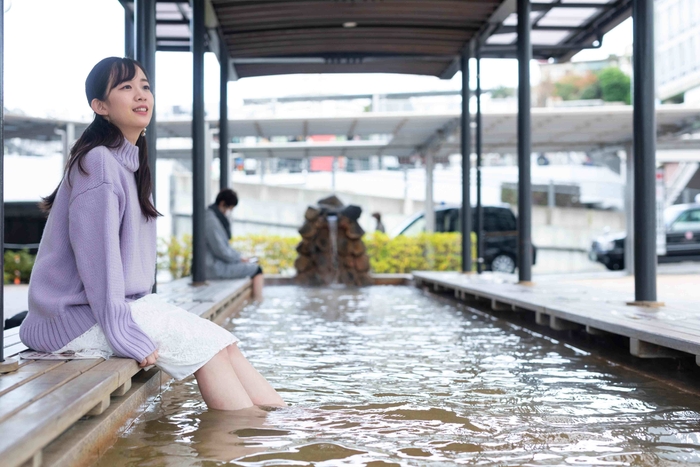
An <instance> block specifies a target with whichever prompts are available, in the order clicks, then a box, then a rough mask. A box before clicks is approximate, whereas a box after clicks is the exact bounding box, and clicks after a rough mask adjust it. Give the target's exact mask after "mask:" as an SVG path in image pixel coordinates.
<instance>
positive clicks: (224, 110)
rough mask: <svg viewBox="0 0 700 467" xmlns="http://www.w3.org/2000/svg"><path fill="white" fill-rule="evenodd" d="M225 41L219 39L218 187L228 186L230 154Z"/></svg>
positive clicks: (227, 67) (222, 188)
mask: <svg viewBox="0 0 700 467" xmlns="http://www.w3.org/2000/svg"><path fill="white" fill-rule="evenodd" d="M228 60H229V58H228V49H227V48H226V43H225V42H224V41H223V40H222V39H219V71H220V85H219V88H220V89H219V188H220V189H221V190H224V189H226V188H228V187H229V184H230V182H229V176H230V174H231V167H230V156H229V152H228V141H229V137H228V79H229V62H228Z"/></svg>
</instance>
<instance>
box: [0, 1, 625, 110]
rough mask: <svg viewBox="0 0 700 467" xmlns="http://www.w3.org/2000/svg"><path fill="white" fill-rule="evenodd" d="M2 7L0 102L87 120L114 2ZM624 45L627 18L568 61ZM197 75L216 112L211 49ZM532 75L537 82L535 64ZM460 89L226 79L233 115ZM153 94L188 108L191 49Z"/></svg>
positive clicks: (385, 77)
mask: <svg viewBox="0 0 700 467" xmlns="http://www.w3.org/2000/svg"><path fill="white" fill-rule="evenodd" d="M5 8H6V10H7V12H6V14H5V37H4V40H5V56H4V60H5V62H4V64H5V76H4V77H5V107H6V108H7V109H9V110H10V111H14V110H20V111H22V112H24V113H25V114H26V115H31V116H36V117H54V118H70V119H80V120H85V119H88V118H90V117H91V115H92V113H91V111H90V109H89V106H88V104H87V101H86V98H85V88H84V86H85V77H86V76H87V74H88V73H89V71H90V69H91V68H92V67H93V66H94V65H95V64H96V63H97V62H98V61H99V60H101V59H102V58H104V57H108V56H123V55H124V10H123V8H122V6H121V4H120V3H119V2H118V1H117V0H60V1H59V0H5ZM8 8H9V10H8ZM631 43H632V23H631V20H629V19H628V20H626V21H624V22H623V23H622V24H620V26H618V27H617V28H615V29H614V30H612V31H610V33H608V34H607V35H606V36H605V37H604V38H603V46H602V47H601V49H598V50H588V51H582V52H581V53H579V54H578V55H577V56H576V57H574V60H595V59H602V58H605V57H607V56H609V55H610V54H622V53H624V52H625V51H626V50H627V49H628V48H629V47H630V45H631ZM481 68H482V83H483V85H484V87H485V88H493V87H498V86H507V87H515V86H517V75H518V73H517V62H516V61H515V60H486V59H484V60H483V61H482V66H481ZM204 72H205V96H204V99H205V102H206V103H207V112H208V113H212V114H218V104H217V101H218V97H219V64H218V61H217V59H216V57H215V56H214V54H211V53H207V54H206V56H205V71H204ZM531 75H532V81H533V83H536V82H537V80H538V79H539V70H538V68H537V64H536V63H535V62H533V63H532V66H531ZM473 76H474V73H472V77H473ZM460 86H461V75H460V73H457V74H456V75H455V76H454V77H453V78H452V79H451V80H440V79H438V78H435V77H429V76H406V75H389V74H362V75H348V74H339V75H333V74H326V75H318V74H316V75H291V76H271V77H259V78H244V79H241V80H239V81H236V82H231V83H229V105H230V106H231V108H232V111H231V117H232V118H235V116H236V115H235V113H236V110H235V109H236V108H240V106H241V103H242V99H247V98H261V97H281V96H290V95H309V94H358V93H386V92H418V91H434V90H458V89H460ZM472 86H473V84H472ZM155 93H156V102H157V106H161V107H162V106H164V107H165V108H169V107H172V106H174V105H182V106H185V107H189V106H190V105H191V101H192V59H191V54H189V53H185V52H158V53H157V54H156V80H155Z"/></svg>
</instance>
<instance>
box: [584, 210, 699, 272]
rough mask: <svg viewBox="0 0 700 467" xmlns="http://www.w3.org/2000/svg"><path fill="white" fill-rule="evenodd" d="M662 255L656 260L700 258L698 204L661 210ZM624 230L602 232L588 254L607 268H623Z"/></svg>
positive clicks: (663, 261)
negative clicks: (663, 245)
mask: <svg viewBox="0 0 700 467" xmlns="http://www.w3.org/2000/svg"><path fill="white" fill-rule="evenodd" d="M664 224H665V226H666V254H665V255H663V256H659V262H660V263H665V262H673V261H683V260H688V259H698V260H700V204H698V203H693V204H676V205H673V206H670V207H668V208H666V210H665V211H664ZM626 238H627V234H626V233H625V232H621V233H616V234H606V235H603V236H600V237H598V238H596V239H595V240H594V241H593V243H592V244H591V251H590V253H589V257H590V259H591V260H592V261H597V262H599V263H602V264H604V265H605V267H607V268H608V269H610V270H613V271H614V270H617V269H623V268H624V267H625V241H626Z"/></svg>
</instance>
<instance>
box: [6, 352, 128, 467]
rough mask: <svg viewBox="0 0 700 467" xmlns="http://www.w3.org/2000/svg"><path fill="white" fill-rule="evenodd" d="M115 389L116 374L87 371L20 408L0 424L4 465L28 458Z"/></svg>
mask: <svg viewBox="0 0 700 467" xmlns="http://www.w3.org/2000/svg"><path fill="white" fill-rule="evenodd" d="M73 361H75V360H73ZM69 363H71V362H69ZM116 388H117V375H116V374H113V375H106V374H104V373H100V372H92V373H91V372H89V371H88V372H85V373H82V374H80V375H79V376H77V377H76V378H73V379H72V380H71V383H70V384H63V385H62V386H60V387H58V388H56V389H55V390H53V391H51V392H50V393H49V394H47V395H45V396H44V397H42V398H41V399H39V400H37V401H35V402H33V403H31V404H29V405H27V406H25V407H23V408H22V409H21V410H20V411H17V412H16V413H15V414H13V415H12V416H11V417H10V418H8V419H7V420H6V421H5V422H3V423H0V458H2V459H3V463H5V465H10V466H15V465H20V464H21V463H22V462H24V461H26V460H27V459H29V458H31V457H32V456H33V455H34V453H36V452H38V451H40V450H41V449H42V448H43V447H44V446H46V445H47V444H48V443H49V442H51V440H53V439H55V438H56V437H57V436H58V435H60V434H61V433H62V432H63V431H65V430H66V429H67V428H68V427H69V426H71V425H72V424H73V423H75V422H76V421H77V420H78V419H80V418H81V417H82V416H83V415H85V414H86V413H87V412H88V411H90V410H91V409H92V408H93V407H95V406H96V405H97V404H98V403H100V402H101V401H102V400H103V398H104V394H105V393H106V394H111V393H112V391H114V390H115V389H116Z"/></svg>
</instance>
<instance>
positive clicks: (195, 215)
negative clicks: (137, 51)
mask: <svg viewBox="0 0 700 467" xmlns="http://www.w3.org/2000/svg"><path fill="white" fill-rule="evenodd" d="M190 30H191V31H192V70H193V77H192V84H193V92H192V282H193V283H194V284H201V283H204V282H205V281H206V271H205V256H204V254H205V249H206V243H205V238H204V229H205V226H204V214H205V210H206V206H205V200H204V196H205V194H204V193H205V183H206V180H205V179H204V178H205V174H206V167H205V160H206V157H205V154H204V152H205V145H206V142H205V138H206V137H207V135H206V129H205V126H204V34H205V29H204V0H193V1H192V19H191V26H190Z"/></svg>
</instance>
